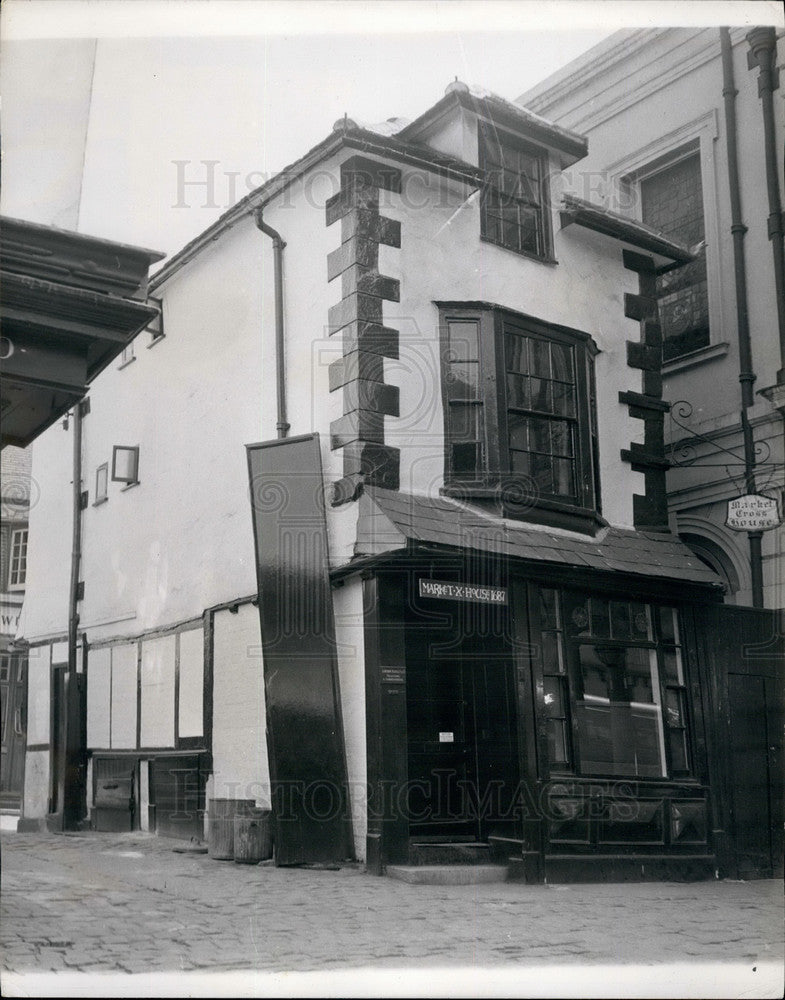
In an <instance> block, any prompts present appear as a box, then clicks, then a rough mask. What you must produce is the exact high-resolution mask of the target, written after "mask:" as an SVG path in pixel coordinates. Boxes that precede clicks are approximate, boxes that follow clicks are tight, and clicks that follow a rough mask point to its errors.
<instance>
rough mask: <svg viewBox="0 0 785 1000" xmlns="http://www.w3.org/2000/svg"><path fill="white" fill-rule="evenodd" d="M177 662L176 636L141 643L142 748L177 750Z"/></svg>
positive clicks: (140, 737) (140, 738)
mask: <svg viewBox="0 0 785 1000" xmlns="http://www.w3.org/2000/svg"><path fill="white" fill-rule="evenodd" d="M174 658H175V637H174V636H173V635H167V636H163V637H161V638H159V639H146V640H145V641H144V642H143V643H142V673H141V689H142V691H141V694H142V703H141V711H140V715H141V724H140V731H139V741H140V744H141V746H143V747H170V746H174Z"/></svg>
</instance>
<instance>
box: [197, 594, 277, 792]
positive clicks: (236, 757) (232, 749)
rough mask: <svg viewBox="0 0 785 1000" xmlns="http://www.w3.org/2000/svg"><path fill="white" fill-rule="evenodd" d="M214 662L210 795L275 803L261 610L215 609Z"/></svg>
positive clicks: (250, 607) (241, 607) (243, 606)
mask: <svg viewBox="0 0 785 1000" xmlns="http://www.w3.org/2000/svg"><path fill="white" fill-rule="evenodd" d="M214 628H215V635H214V661H213V662H214V665H213V776H212V777H211V778H210V779H209V782H208V785H207V797H208V799H210V798H219V799H254V800H255V801H256V802H258V803H259V804H263V805H265V806H267V807H268V808H269V806H270V772H269V766H268V762H267V742H266V736H265V732H266V725H265V702H264V676H263V671H262V640H261V633H260V626H259V612H258V610H257V609H256V608H255V607H254V606H253V605H252V604H244V605H241V606H240V607H239V608H238V610H237V614H232V613H231V612H230V611H219V612H216V615H215V620H214Z"/></svg>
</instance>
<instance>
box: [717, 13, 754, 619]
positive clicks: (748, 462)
mask: <svg viewBox="0 0 785 1000" xmlns="http://www.w3.org/2000/svg"><path fill="white" fill-rule="evenodd" d="M720 48H721V50H722V96H723V99H724V101H725V139H726V143H727V150H728V185H729V188H730V211H731V227H730V231H731V233H732V235H733V267H734V278H735V287H736V332H737V334H738V338H739V382H740V383H741V414H740V422H741V432H742V441H743V446H744V481H745V489H746V490H747V492H748V493H754V492H755V442H754V440H753V436H752V427H751V426H750V421H749V416H748V413H747V411H748V410H749V408H750V407H751V406H753V405H754V403H755V399H754V396H753V393H752V385H753V382H754V381H755V372H754V371H753V366H752V344H751V341H750V321H749V310H748V307H747V272H746V262H745V257H744V236H745V234H746V232H747V227H746V226H745V225H744V223H743V222H742V213H741V189H740V184H739V157H738V146H737V141H736V139H737V131H736V95H737V93H738V91H737V90H736V87H735V82H734V76H733V47H732V45H731V39H730V29H728V28H720ZM748 539H749V549H750V580H751V583H752V605H753V607H755V608H762V607H763V560H762V555H761V539H762V532H760V531H751V532H749V533H748Z"/></svg>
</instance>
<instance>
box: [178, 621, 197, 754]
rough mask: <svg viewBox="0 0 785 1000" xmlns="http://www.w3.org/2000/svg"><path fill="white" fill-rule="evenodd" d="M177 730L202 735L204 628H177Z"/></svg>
mask: <svg viewBox="0 0 785 1000" xmlns="http://www.w3.org/2000/svg"><path fill="white" fill-rule="evenodd" d="M179 642H180V670H179V689H178V720H177V732H178V735H179V736H181V737H187V736H203V735H204V631H203V630H202V629H200V628H199V629H191V630H189V631H187V632H181V633H180V635H179Z"/></svg>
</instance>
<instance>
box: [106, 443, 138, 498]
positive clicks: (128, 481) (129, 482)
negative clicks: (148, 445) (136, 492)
mask: <svg viewBox="0 0 785 1000" xmlns="http://www.w3.org/2000/svg"><path fill="white" fill-rule="evenodd" d="M120 451H129V452H132V453H133V455H134V475H133V478H129V477H128V476H118V474H117V455H118V452H120ZM112 482H113V483H124V484H125V485H124V486H123V489H129V488H130V487H131V486H138V485H139V446H138V445H133V446H132V445H123V444H116V445H114V447H113V448H112Z"/></svg>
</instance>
